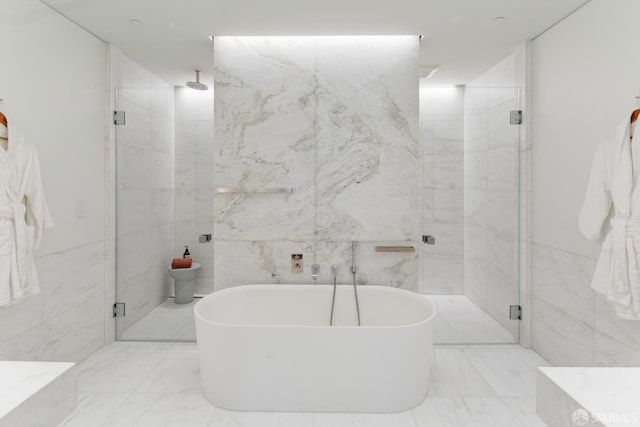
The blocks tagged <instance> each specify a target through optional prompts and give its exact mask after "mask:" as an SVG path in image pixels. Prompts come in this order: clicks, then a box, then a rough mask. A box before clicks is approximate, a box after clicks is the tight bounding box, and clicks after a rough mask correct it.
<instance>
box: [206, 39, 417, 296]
mask: <svg viewBox="0 0 640 427" xmlns="http://www.w3.org/2000/svg"><path fill="white" fill-rule="evenodd" d="M214 55H215V64H216V88H215V121H214V122H215V128H214V135H215V151H214V152H213V161H214V164H215V169H214V173H213V175H212V176H211V175H208V174H206V173H204V174H203V175H202V176H201V177H196V181H197V185H200V184H199V183H201V182H203V183H207V182H209V181H210V180H211V181H213V182H214V183H215V185H216V186H217V187H258V188H270V187H291V188H293V189H294V191H293V193H288V194H242V193H239V194H215V196H214V197H213V205H214V207H215V209H214V215H215V217H214V233H213V234H214V239H215V245H214V249H213V251H214V253H215V254H216V257H215V260H214V268H213V271H214V275H215V281H214V288H215V289H216V290H217V289H222V288H225V287H228V286H234V285H239V284H245V283H310V280H311V275H310V264H312V263H314V262H317V263H319V264H322V265H323V266H324V269H323V270H324V273H321V278H324V279H325V280H328V279H330V272H329V268H328V265H330V264H331V263H339V264H343V263H345V262H346V261H347V260H349V259H350V256H351V255H350V254H351V251H350V244H351V243H350V242H351V241H352V240H358V241H366V242H369V243H366V244H365V243H362V245H364V246H362V247H367V250H365V251H363V255H362V258H361V259H360V261H359V265H361V266H362V269H361V270H359V271H360V272H361V276H359V280H361V281H363V282H365V283H380V284H386V285H389V286H399V287H408V288H411V289H414V290H417V289H418V283H419V277H418V276H419V275H418V271H419V265H418V262H417V258H418V257H417V252H416V253H414V254H413V255H412V256H411V257H397V254H396V258H395V259H393V260H391V259H385V260H384V262H380V260H379V259H378V258H377V257H376V253H375V251H374V250H373V246H371V245H373V243H370V242H375V241H384V242H389V241H395V242H398V241H400V242H405V243H407V244H414V245H415V241H417V240H418V239H419V224H420V221H421V214H420V210H421V182H420V176H421V171H420V167H421V166H420V165H421V163H420V162H421V158H420V146H419V144H418V94H417V87H418V85H417V83H418V82H417V76H416V74H415V70H416V68H417V41H416V40H415V38H411V37H400V38H389V39H387V38H353V39H351V38H347V39H345V38H332V37H319V38H318V37H314V38H305V37H300V38H296V37H294V38H278V37H276V38H226V37H225V38H219V39H217V40H216V49H215V51H214ZM196 132H197V133H198V135H199V136H198V137H197V138H198V139H200V138H202V139H206V137H207V135H209V132H210V129H208V128H206V127H199V128H198V129H196ZM200 135H204V136H202V137H201V136H200ZM197 145H198V146H200V144H197ZM201 149H202V151H203V152H204V153H207V152H209V147H208V146H207V145H206V144H205V145H204V147H202V148H201ZM202 158H203V159H204V161H206V159H207V155H206V154H205V155H204V156H203V157H202ZM207 195H208V193H207V194H205V196H207ZM207 203H208V200H205V201H204V202H203V203H200V204H199V205H200V206H202V208H201V209H200V210H201V211H202V212H204V211H205V210H206V204H207ZM374 206H375V207H374ZM206 219H208V217H207V216H206V215H200V214H198V220H201V221H202V220H206ZM412 242H414V243H412ZM292 253H302V254H303V255H304V259H305V264H306V269H305V273H303V275H302V276H301V275H296V274H293V273H291V271H290V270H291V259H290V256H291V254H292ZM306 260H309V261H306ZM365 267H366V269H368V271H367V270H365ZM344 271H345V272H347V271H348V267H346V266H345V269H344ZM322 274H324V275H326V276H322ZM409 283H410V284H409Z"/></svg>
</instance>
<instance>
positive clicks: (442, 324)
mask: <svg viewBox="0 0 640 427" xmlns="http://www.w3.org/2000/svg"><path fill="white" fill-rule="evenodd" d="M427 298H429V300H430V301H431V302H433V304H434V305H435V307H436V312H437V315H436V319H435V325H434V335H435V336H434V342H435V343H436V344H509V343H517V342H518V336H517V335H515V336H514V334H513V333H512V332H510V331H508V330H507V329H506V328H505V327H504V326H502V325H501V324H500V323H498V322H497V321H496V320H494V319H493V318H492V317H491V316H489V315H488V314H487V313H486V312H485V311H484V310H482V309H481V308H480V307H478V306H477V305H475V304H474V303H473V302H471V300H470V299H468V298H467V297H465V296H464V295H428V296H427ZM514 322H517V321H514Z"/></svg>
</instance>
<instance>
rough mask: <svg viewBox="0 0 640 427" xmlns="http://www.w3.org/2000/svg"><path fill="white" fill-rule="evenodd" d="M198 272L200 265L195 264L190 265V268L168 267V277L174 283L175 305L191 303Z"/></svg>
mask: <svg viewBox="0 0 640 427" xmlns="http://www.w3.org/2000/svg"><path fill="white" fill-rule="evenodd" d="M198 270H200V264H198V263H197V262H194V263H193V264H191V268H171V267H169V275H170V276H171V277H173V278H174V279H175V282H176V286H175V288H176V299H175V301H176V304H187V303H190V302H191V301H193V290H194V288H195V282H196V276H197V275H198Z"/></svg>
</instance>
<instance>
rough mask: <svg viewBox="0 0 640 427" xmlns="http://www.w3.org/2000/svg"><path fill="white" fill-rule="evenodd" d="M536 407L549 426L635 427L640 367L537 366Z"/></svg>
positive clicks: (638, 412) (638, 423)
mask: <svg viewBox="0 0 640 427" xmlns="http://www.w3.org/2000/svg"><path fill="white" fill-rule="evenodd" d="M536 406H537V408H536V412H537V414H538V416H539V417H540V418H541V419H542V420H543V421H544V422H545V423H546V424H547V425H548V426H549V427H575V426H588V427H596V426H598V427H600V426H606V427H613V426H615V427H622V426H626V427H629V426H636V427H638V426H640V368H634V367H631V368H562V367H544V368H538V378H537V392H536Z"/></svg>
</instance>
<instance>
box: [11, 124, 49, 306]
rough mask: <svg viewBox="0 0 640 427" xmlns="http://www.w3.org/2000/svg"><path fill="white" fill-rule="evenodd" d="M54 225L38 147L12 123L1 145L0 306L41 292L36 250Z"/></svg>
mask: <svg viewBox="0 0 640 427" xmlns="http://www.w3.org/2000/svg"><path fill="white" fill-rule="evenodd" d="M52 225H53V221H52V220H51V215H50V214H49V209H48V207H47V203H46V201H45V198H44V193H43V188H42V180H41V177H40V163H39V160H38V154H37V152H36V150H35V148H34V147H32V146H31V145H29V144H28V143H27V142H26V141H25V139H24V136H23V134H22V133H21V132H20V131H19V130H18V129H16V128H15V126H13V125H11V124H9V142H8V144H7V146H6V149H5V147H0V307H2V306H4V305H7V304H9V303H12V302H14V301H16V300H18V299H20V298H22V297H24V296H26V295H30V294H34V293H37V292H39V290H40V288H39V286H38V278H37V276H36V271H35V265H34V263H33V256H32V250H33V249H35V248H38V247H39V246H40V241H41V239H42V232H43V231H44V229H45V228H48V227H50V226H52Z"/></svg>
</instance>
